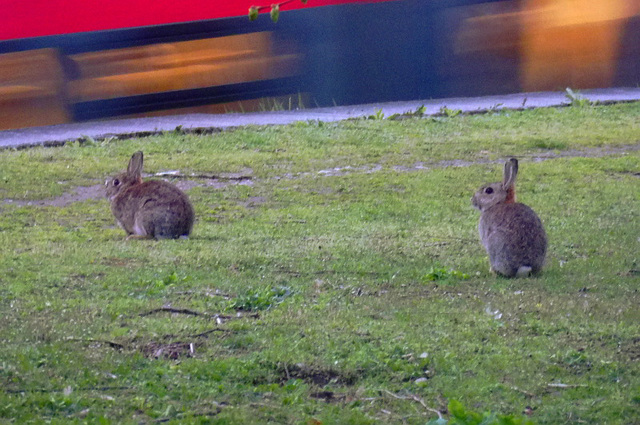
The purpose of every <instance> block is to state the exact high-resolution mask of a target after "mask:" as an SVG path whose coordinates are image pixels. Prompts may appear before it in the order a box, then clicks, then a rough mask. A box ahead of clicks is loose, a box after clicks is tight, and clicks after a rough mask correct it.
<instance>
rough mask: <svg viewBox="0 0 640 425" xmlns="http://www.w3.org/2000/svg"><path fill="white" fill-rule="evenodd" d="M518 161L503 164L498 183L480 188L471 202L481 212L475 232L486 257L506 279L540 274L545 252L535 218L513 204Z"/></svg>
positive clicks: (544, 239)
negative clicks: (485, 251)
mask: <svg viewBox="0 0 640 425" xmlns="http://www.w3.org/2000/svg"><path fill="white" fill-rule="evenodd" d="M517 174H518V160H517V159H515V158H511V159H510V160H509V161H507V162H506V163H505V166H504V176H503V181H502V182H501V183H491V184H488V185H485V186H482V187H481V188H480V189H479V190H478V191H477V192H476V193H475V194H474V195H473V198H472V199H471V202H472V204H473V206H474V207H476V208H477V209H479V210H480V212H481V215H480V222H479V223H478V231H479V233H480V240H481V241H482V245H484V247H485V249H486V250H487V253H488V254H489V262H490V263H491V270H492V271H494V272H496V273H498V274H501V275H503V276H507V277H524V276H528V275H529V274H531V273H533V274H536V273H539V272H540V271H541V270H542V267H543V265H544V260H545V256H546V251H547V235H546V233H545V231H544V227H543V225H542V222H541V221H540V218H539V217H538V215H537V214H536V213H535V212H534V211H533V210H532V209H531V208H529V207H528V206H527V205H524V204H521V203H518V202H515V181H516V176H517Z"/></svg>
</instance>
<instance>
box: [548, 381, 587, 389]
mask: <svg viewBox="0 0 640 425" xmlns="http://www.w3.org/2000/svg"><path fill="white" fill-rule="evenodd" d="M547 387H550V388H585V387H587V385H583V384H561V383H555V382H552V383H550V384H547Z"/></svg>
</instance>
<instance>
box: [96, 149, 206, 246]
mask: <svg viewBox="0 0 640 425" xmlns="http://www.w3.org/2000/svg"><path fill="white" fill-rule="evenodd" d="M142 160H143V155H142V152H140V151H138V152H136V153H134V154H133V156H132V157H131V160H130V161H129V166H128V167H127V171H125V172H124V173H121V174H118V175H117V176H115V177H112V178H110V179H108V180H107V182H106V186H107V198H108V199H109V202H110V203H111V212H113V215H114V216H115V218H116V220H117V222H118V225H119V226H120V227H122V228H123V229H124V230H125V231H126V232H127V235H129V236H128V237H127V239H129V238H139V239H151V238H155V239H176V238H179V237H187V236H189V233H191V228H192V227H193V222H194V220H195V213H194V211H193V206H192V205H191V202H189V198H188V197H187V195H186V194H185V193H184V192H182V191H181V190H180V189H178V188H177V187H176V186H174V185H172V184H171V183H168V182H165V181H158V180H149V181H145V182H143V181H142Z"/></svg>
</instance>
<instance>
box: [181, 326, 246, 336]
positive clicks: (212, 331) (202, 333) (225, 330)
mask: <svg viewBox="0 0 640 425" xmlns="http://www.w3.org/2000/svg"><path fill="white" fill-rule="evenodd" d="M214 332H225V333H235V332H234V331H231V330H229V329H218V328H215V329H209V330H208V331H204V332H200V333H199V334H195V335H187V336H188V337H189V338H204V337H206V336H209V335H211V334H212V333H214Z"/></svg>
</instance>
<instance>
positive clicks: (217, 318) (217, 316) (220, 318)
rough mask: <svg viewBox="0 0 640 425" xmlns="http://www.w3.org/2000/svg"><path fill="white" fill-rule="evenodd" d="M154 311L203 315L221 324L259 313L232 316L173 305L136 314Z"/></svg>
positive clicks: (142, 315) (144, 314)
mask: <svg viewBox="0 0 640 425" xmlns="http://www.w3.org/2000/svg"><path fill="white" fill-rule="evenodd" d="M155 313H174V314H186V315H188V316H196V317H205V318H207V319H211V320H215V321H216V322H217V323H218V324H222V323H223V322H224V320H231V319H242V318H244V317H248V318H250V319H257V318H259V317H260V314H258V313H246V314H244V313H241V312H237V313H236V314H235V316H232V315H225V314H217V313H216V314H207V313H200V312H199V311H194V310H189V309H188V308H173V307H160V308H154V309H153V310H149V311H145V312H144V313H140V314H138V316H140V317H146V316H150V315H152V314H155Z"/></svg>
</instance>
